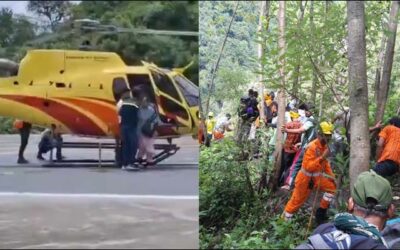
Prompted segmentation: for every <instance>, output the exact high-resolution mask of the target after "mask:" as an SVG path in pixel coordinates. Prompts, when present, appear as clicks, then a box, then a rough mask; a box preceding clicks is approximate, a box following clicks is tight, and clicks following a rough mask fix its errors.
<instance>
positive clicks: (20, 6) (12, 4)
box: [0, 1, 29, 15]
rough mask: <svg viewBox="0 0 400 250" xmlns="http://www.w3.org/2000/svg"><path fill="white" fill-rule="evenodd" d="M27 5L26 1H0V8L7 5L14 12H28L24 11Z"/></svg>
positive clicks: (25, 13)
mask: <svg viewBox="0 0 400 250" xmlns="http://www.w3.org/2000/svg"><path fill="white" fill-rule="evenodd" d="M27 5H28V1H0V8H2V7H8V8H10V9H11V10H12V11H13V13H15V14H24V15H28V14H29V13H28V12H27V11H26V6H27Z"/></svg>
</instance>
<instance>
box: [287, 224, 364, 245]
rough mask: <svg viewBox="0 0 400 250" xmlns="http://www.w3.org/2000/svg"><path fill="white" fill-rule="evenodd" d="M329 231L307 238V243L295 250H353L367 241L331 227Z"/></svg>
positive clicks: (359, 236) (362, 237)
mask: <svg viewBox="0 0 400 250" xmlns="http://www.w3.org/2000/svg"><path fill="white" fill-rule="evenodd" d="M327 225H328V224H327ZM329 227H332V228H331V231H329V232H327V233H317V234H313V235H311V236H310V237H308V239H307V242H306V243H303V244H301V245H299V246H298V247H296V248H295V249H353V248H354V246H357V245H360V244H362V243H363V242H364V244H365V241H366V240H367V239H368V238H367V237H365V236H362V235H354V234H347V233H345V232H343V231H341V230H339V229H337V228H336V227H335V226H333V225H329Z"/></svg>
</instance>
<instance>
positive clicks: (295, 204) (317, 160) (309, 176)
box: [283, 122, 336, 224]
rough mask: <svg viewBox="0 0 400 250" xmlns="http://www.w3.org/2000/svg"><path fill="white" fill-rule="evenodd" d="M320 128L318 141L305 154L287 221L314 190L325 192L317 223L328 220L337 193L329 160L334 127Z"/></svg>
mask: <svg viewBox="0 0 400 250" xmlns="http://www.w3.org/2000/svg"><path fill="white" fill-rule="evenodd" d="M319 127H320V128H319V132H318V136H317V139H315V140H313V141H312V142H310V144H309V145H308V147H307V149H306V151H305V153H304V158H303V163H302V166H301V170H300V172H299V173H298V175H297V177H296V180H295V186H294V190H293V194H292V196H291V197H290V200H289V202H288V203H287V204H286V206H285V211H284V213H283V216H284V218H285V220H289V219H290V218H291V217H292V216H293V214H294V213H295V212H297V210H299V208H300V207H301V206H302V205H303V203H304V202H305V201H306V200H307V198H308V196H309V195H310V193H311V191H312V190H313V189H316V190H317V189H319V190H321V191H322V192H324V195H323V197H322V199H321V202H320V207H319V208H318V209H317V211H316V214H315V219H316V222H317V224H321V223H323V222H324V221H325V220H326V219H327V216H326V213H327V210H328V207H329V204H330V202H331V200H332V199H333V197H334V194H335V192H336V184H335V179H334V178H335V177H334V174H333V172H332V169H331V167H330V165H329V162H328V160H327V158H328V156H329V148H328V142H329V140H330V139H331V136H332V133H333V125H332V124H331V123H328V122H321V123H320V126H319Z"/></svg>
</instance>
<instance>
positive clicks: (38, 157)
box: [36, 153, 45, 161]
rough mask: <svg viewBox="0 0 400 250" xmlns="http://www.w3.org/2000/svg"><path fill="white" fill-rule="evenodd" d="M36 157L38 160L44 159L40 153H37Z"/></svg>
mask: <svg viewBox="0 0 400 250" xmlns="http://www.w3.org/2000/svg"><path fill="white" fill-rule="evenodd" d="M36 158H37V159H38V160H41V161H44V160H45V159H44V158H43V156H42V154H41V153H38V154H37V156H36Z"/></svg>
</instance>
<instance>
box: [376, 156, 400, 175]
mask: <svg viewBox="0 0 400 250" xmlns="http://www.w3.org/2000/svg"><path fill="white" fill-rule="evenodd" d="M373 170H374V171H375V172H376V173H377V174H379V175H381V176H383V177H388V176H392V175H394V174H396V173H397V172H398V171H399V165H397V163H396V162H394V161H391V160H386V161H381V162H378V163H376V164H375V167H374V168H373Z"/></svg>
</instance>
